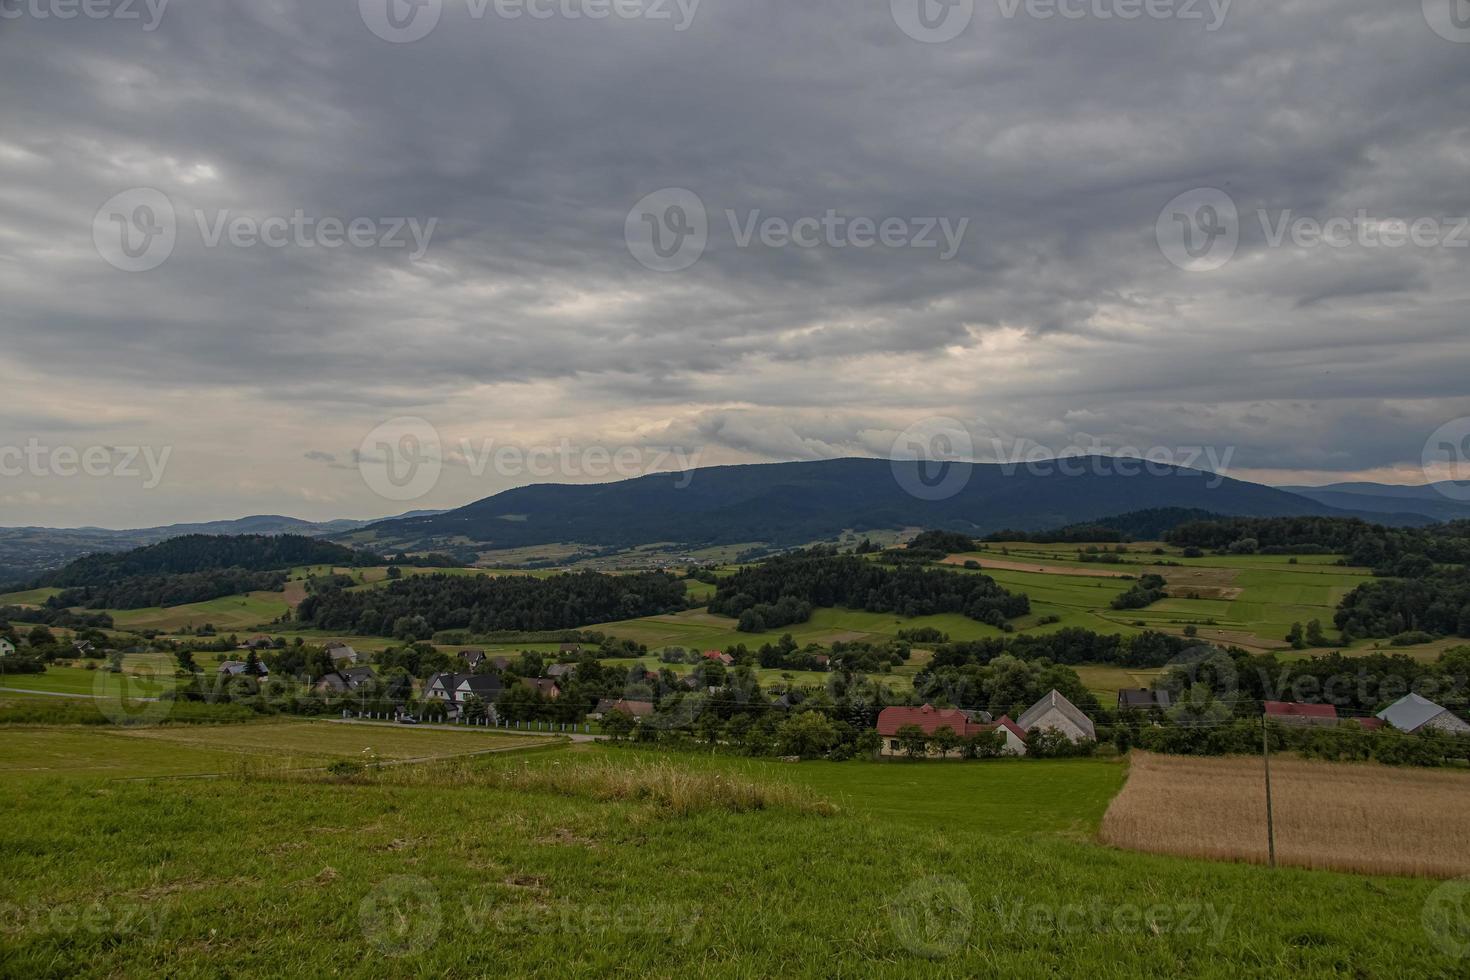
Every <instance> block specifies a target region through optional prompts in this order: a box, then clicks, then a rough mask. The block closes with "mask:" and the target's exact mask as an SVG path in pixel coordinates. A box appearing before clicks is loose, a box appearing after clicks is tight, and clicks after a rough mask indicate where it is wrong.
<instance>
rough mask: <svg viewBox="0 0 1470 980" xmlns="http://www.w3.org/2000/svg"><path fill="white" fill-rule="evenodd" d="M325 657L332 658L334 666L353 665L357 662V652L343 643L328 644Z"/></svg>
mask: <svg viewBox="0 0 1470 980" xmlns="http://www.w3.org/2000/svg"><path fill="white" fill-rule="evenodd" d="M327 656H329V657H331V658H332V662H333V663H334V664H339V663H349V664H355V663H357V661H358V659H359V658H358V656H357V651H356V650H354V649H352V647H350V646H348V645H347V644H345V643H328V644H327Z"/></svg>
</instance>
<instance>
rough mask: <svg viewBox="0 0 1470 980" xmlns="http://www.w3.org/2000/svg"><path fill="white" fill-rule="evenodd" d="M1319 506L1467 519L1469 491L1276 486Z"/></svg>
mask: <svg viewBox="0 0 1470 980" xmlns="http://www.w3.org/2000/svg"><path fill="white" fill-rule="evenodd" d="M1277 489H1280V490H1285V491H1287V492H1288V493H1294V494H1297V495H1298V496H1302V497H1306V498H1307V499H1308V500H1315V501H1316V502H1317V503H1319V504H1326V505H1327V506H1329V507H1337V508H1339V509H1342V510H1356V511H1359V512H1362V513H1366V514H1420V515H1423V516H1425V517H1428V518H1431V519H1433V520H1436V521H1458V520H1465V519H1467V518H1470V499H1465V498H1470V488H1467V487H1466V485H1464V484H1451V483H1448V482H1445V483H1431V484H1427V485H1425V486H1417V487H1404V486H1394V485H1392V484H1388V483H1332V484H1329V485H1327V486H1325V487H1278V488H1277Z"/></svg>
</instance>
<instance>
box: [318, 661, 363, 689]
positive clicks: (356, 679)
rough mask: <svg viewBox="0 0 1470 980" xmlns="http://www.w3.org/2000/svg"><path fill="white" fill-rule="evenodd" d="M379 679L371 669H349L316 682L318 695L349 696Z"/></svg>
mask: <svg viewBox="0 0 1470 980" xmlns="http://www.w3.org/2000/svg"><path fill="white" fill-rule="evenodd" d="M377 679H378V675H377V674H375V673H373V669H372V668H371V667H347V668H345V669H343V670H339V671H337V672H336V673H335V674H328V675H327V676H325V677H323V678H322V679H321V680H319V681H317V682H316V692H317V693H318V694H348V693H350V692H352V691H355V690H357V689H358V688H360V687H362V686H363V685H364V684H367V683H369V682H371V681H375V680H377Z"/></svg>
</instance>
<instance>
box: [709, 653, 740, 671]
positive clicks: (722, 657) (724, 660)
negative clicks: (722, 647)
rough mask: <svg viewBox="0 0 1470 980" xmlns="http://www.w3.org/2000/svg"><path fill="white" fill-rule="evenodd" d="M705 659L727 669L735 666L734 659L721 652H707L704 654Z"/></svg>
mask: <svg viewBox="0 0 1470 980" xmlns="http://www.w3.org/2000/svg"><path fill="white" fill-rule="evenodd" d="M704 659H706V660H710V661H713V662H715V663H720V664H724V665H725V666H726V667H733V666H734V665H735V658H734V657H732V656H730V655H729V654H728V653H721V652H720V651H719V650H706V651H705V652H704Z"/></svg>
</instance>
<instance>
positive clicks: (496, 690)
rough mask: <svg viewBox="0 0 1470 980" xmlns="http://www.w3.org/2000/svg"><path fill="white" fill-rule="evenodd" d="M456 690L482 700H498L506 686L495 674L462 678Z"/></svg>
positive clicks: (455, 687) (471, 675) (472, 675)
mask: <svg viewBox="0 0 1470 980" xmlns="http://www.w3.org/2000/svg"><path fill="white" fill-rule="evenodd" d="M454 689H455V690H456V691H458V692H461V693H468V694H473V695H474V696H475V697H477V698H481V699H484V698H498V697H500V692H501V691H504V690H505V685H504V684H503V683H502V682H501V680H500V678H499V677H496V676H495V675H494V674H470V675H467V676H465V677H462V678H461V679H460V681H459V683H458V684H456V685H455V686H454Z"/></svg>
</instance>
